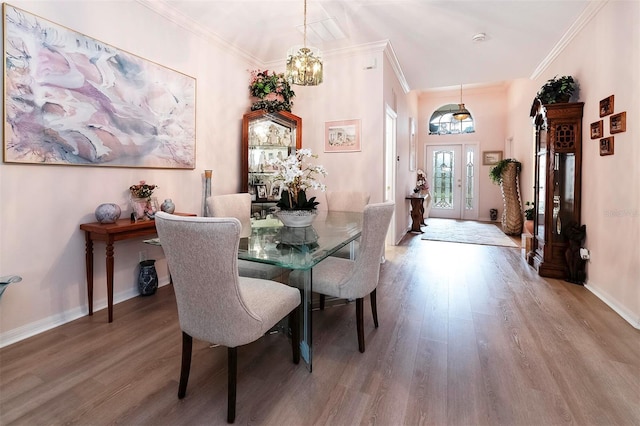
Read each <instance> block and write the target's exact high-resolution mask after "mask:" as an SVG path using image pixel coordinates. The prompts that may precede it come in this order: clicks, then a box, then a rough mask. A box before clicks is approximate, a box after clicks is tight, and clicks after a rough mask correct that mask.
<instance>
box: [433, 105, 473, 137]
mask: <svg viewBox="0 0 640 426" xmlns="http://www.w3.org/2000/svg"><path fill="white" fill-rule="evenodd" d="M457 110H458V105H457V104H447V105H443V106H441V107H440V108H438V109H437V110H435V111H434V113H433V114H431V118H430V119H429V134H430V135H455V134H460V133H474V132H475V131H476V130H475V127H474V124H473V116H469V118H466V119H464V120H462V121H459V120H456V119H455V118H453V113H454V112H456V111H457Z"/></svg>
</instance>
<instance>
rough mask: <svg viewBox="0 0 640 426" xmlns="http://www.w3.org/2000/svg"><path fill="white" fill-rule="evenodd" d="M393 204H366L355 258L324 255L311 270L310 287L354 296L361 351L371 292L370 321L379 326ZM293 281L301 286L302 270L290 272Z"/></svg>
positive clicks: (316, 290) (324, 292) (322, 291)
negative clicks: (383, 263) (381, 282)
mask: <svg viewBox="0 0 640 426" xmlns="http://www.w3.org/2000/svg"><path fill="white" fill-rule="evenodd" d="M394 207H395V204H394V203H393V202H392V201H389V202H385V203H377V204H369V205H367V206H366V207H365V208H364V218H363V223H362V234H361V237H360V251H359V253H358V256H357V257H356V259H355V260H350V259H343V258H340V257H331V256H329V257H327V258H326V259H324V260H322V261H321V262H320V263H318V264H317V265H316V266H315V267H314V268H313V270H312V274H313V283H312V285H313V291H314V292H316V293H320V294H321V295H322V294H324V295H327V296H333V297H337V298H340V299H355V301H356V329H357V334H358V349H359V350H360V352H364V349H365V345H364V320H363V306H364V297H365V296H366V295H369V296H370V299H371V313H372V314H373V324H374V326H375V327H376V328H378V309H377V304H376V287H377V286H378V279H379V277H380V255H381V254H382V252H383V251H384V244H385V238H386V236H387V230H388V229H389V223H390V222H391V216H392V215H393V209H394ZM289 281H290V283H291V284H292V285H295V286H297V287H302V285H303V283H304V275H303V273H302V271H292V272H291V274H290V275H289Z"/></svg>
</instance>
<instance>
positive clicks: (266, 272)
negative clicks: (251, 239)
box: [207, 193, 285, 280]
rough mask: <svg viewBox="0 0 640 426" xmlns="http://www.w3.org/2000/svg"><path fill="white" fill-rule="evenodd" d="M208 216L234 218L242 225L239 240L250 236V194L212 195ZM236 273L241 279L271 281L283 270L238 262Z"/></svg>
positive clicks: (261, 264) (271, 266)
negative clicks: (249, 278)
mask: <svg viewBox="0 0 640 426" xmlns="http://www.w3.org/2000/svg"><path fill="white" fill-rule="evenodd" d="M207 207H208V210H209V214H210V215H211V216H213V217H235V218H236V219H238V220H239V221H240V224H241V225H242V231H241V232H240V238H244V237H248V236H249V235H251V194H249V193H239V194H225V195H212V196H210V197H208V198H207ZM238 271H239V273H240V276H241V277H252V278H262V279H265V280H272V279H275V278H278V277H280V276H281V275H282V274H283V273H285V270H284V269H283V268H280V267H278V266H276V265H269V264H266V263H259V262H251V261H248V260H242V259H239V260H238Z"/></svg>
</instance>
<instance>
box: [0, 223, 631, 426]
mask: <svg viewBox="0 0 640 426" xmlns="http://www.w3.org/2000/svg"><path fill="white" fill-rule="evenodd" d="M386 257H387V262H386V263H385V264H384V265H382V269H381V278H380V285H379V287H378V292H377V293H378V317H379V320H380V327H379V328H378V329H374V328H373V321H372V319H371V315H370V309H369V306H365V334H366V336H365V337H366V352H365V353H364V354H361V353H359V352H358V347H357V339H356V325H355V304H354V303H352V304H349V305H346V306H334V307H328V308H326V309H325V311H322V312H320V311H316V312H314V368H313V373H309V372H308V371H307V370H306V368H305V367H304V365H303V364H302V363H301V364H300V365H297V366H296V365H294V364H293V363H292V362H291V350H290V346H289V344H288V341H287V339H286V337H284V336H283V335H282V334H275V335H268V336H265V337H264V338H262V339H260V340H259V341H258V342H255V343H253V344H250V345H247V346H244V347H240V348H239V350H238V357H239V359H238V401H237V417H236V423H237V424H248V423H252V424H265V425H307V424H330V425H353V424H379V425H401V424H405V425H417V424H431V425H543V424H544V425H551V424H554V425H555V424H578V425H638V424H640V331H638V330H636V329H634V328H633V327H631V326H630V325H629V324H628V323H626V322H625V321H624V320H623V319H622V318H620V317H619V316H618V315H617V314H616V313H614V312H613V311H612V310H611V309H609V308H608V307H607V306H606V305H605V304H604V303H602V302H601V301H600V300H599V299H597V298H596V297H595V296H594V295H593V294H591V293H590V292H589V291H587V290H586V289H584V288H583V287H581V286H577V285H573V284H569V283H565V282H563V281H559V280H551V279H542V278H540V277H539V276H537V274H535V273H534V271H533V270H532V269H530V268H529V267H528V266H527V265H526V263H525V262H524V260H523V259H522V256H521V252H520V249H514V248H506V247H494V246H481V245H469V244H456V243H446V242H436V241H422V240H420V236H415V235H410V234H409V235H407V237H406V238H405V240H404V241H403V243H402V244H401V245H399V246H397V247H391V248H388V250H387V253H386ZM365 304H367V305H368V299H367V300H366V301H365ZM115 318H116V319H115V321H114V322H113V323H111V324H109V323H107V317H106V311H104V310H102V311H98V312H96V313H95V314H94V316H93V317H85V318H81V319H79V320H76V321H74V322H72V323H69V324H66V325H63V326H61V327H58V328H56V329H54V330H51V331H49V332H46V333H43V334H41V335H38V336H36V337H33V338H30V339H28V340H25V341H22V342H19V343H17V344H14V345H12V346H9V347H6V348H3V349H1V350H0V424H2V425H13V424H18V425H40V424H56V425H57V424H80V425H105V424H114V423H118V424H125V425H196V424H225V421H226V385H227V379H226V349H224V348H209V347H208V346H207V345H205V344H203V343H202V342H198V341H195V340H194V350H193V362H192V367H191V376H190V381H189V386H188V388H187V396H186V398H185V399H183V400H178V398H177V392H178V378H179V371H180V349H181V347H180V344H181V334H180V330H179V326H178V322H177V311H176V307H175V301H174V295H173V290H172V288H171V287H170V286H166V287H163V288H161V289H160V290H159V291H158V293H157V294H156V295H154V296H151V297H144V298H143V297H139V298H135V299H132V300H129V301H127V302H124V303H120V304H118V305H116V306H115Z"/></svg>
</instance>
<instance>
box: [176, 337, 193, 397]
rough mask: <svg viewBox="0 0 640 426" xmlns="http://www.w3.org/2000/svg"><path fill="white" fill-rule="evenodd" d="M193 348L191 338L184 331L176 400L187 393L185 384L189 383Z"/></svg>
mask: <svg viewBox="0 0 640 426" xmlns="http://www.w3.org/2000/svg"><path fill="white" fill-rule="evenodd" d="M192 348H193V337H191V336H189V335H188V334H187V333H185V332H184V331H183V332H182V366H181V367H180V385H179V386H178V398H179V399H182V398H184V396H185V395H186V393H187V382H188V381H189V371H190V370H191V349H192Z"/></svg>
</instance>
